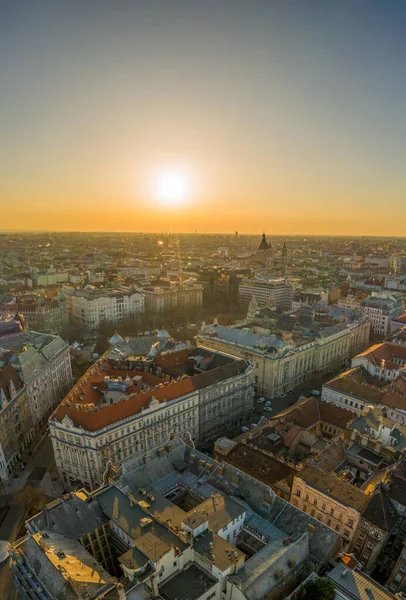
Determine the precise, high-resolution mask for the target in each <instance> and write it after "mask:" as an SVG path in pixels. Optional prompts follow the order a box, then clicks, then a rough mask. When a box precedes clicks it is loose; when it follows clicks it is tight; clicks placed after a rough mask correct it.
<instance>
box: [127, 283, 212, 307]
mask: <svg viewBox="0 0 406 600" xmlns="http://www.w3.org/2000/svg"><path fill="white" fill-rule="evenodd" d="M138 289H139V291H140V292H141V293H142V294H143V296H144V298H145V309H146V310H149V311H151V312H163V311H166V310H173V309H176V308H181V307H187V306H200V305H201V304H202V303H203V286H202V285H201V284H200V283H194V282H184V283H180V284H169V285H163V284H162V283H160V282H157V283H154V282H153V283H152V284H151V285H145V286H142V287H139V288H138Z"/></svg>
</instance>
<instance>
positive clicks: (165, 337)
mask: <svg viewBox="0 0 406 600" xmlns="http://www.w3.org/2000/svg"><path fill="white" fill-rule="evenodd" d="M157 337H158V338H159V339H160V340H169V338H170V337H171V336H170V335H169V333H168V332H167V331H166V329H161V330H160V331H158V335H157Z"/></svg>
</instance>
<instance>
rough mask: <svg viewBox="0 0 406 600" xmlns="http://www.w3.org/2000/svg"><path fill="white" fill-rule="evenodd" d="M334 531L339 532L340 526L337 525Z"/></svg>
mask: <svg viewBox="0 0 406 600" xmlns="http://www.w3.org/2000/svg"><path fill="white" fill-rule="evenodd" d="M336 531H340V525H339V524H338V523H337V525H336Z"/></svg>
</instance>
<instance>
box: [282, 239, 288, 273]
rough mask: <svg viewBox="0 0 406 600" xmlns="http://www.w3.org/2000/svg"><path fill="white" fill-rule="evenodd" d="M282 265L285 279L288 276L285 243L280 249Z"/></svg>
mask: <svg viewBox="0 0 406 600" xmlns="http://www.w3.org/2000/svg"><path fill="white" fill-rule="evenodd" d="M282 265H283V270H284V273H285V277H287V274H288V249H287V247H286V242H283V248H282Z"/></svg>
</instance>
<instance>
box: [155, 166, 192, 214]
mask: <svg viewBox="0 0 406 600" xmlns="http://www.w3.org/2000/svg"><path fill="white" fill-rule="evenodd" d="M153 191H154V195H155V197H156V198H157V200H158V201H159V202H160V203H161V204H162V205H163V206H171V207H176V206H182V205H183V204H184V203H185V202H186V201H187V200H188V199H189V197H190V191H191V186H190V177H189V175H188V174H187V173H186V172H185V171H180V170H165V171H160V172H158V173H157V174H156V175H155V177H154V182H153Z"/></svg>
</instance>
